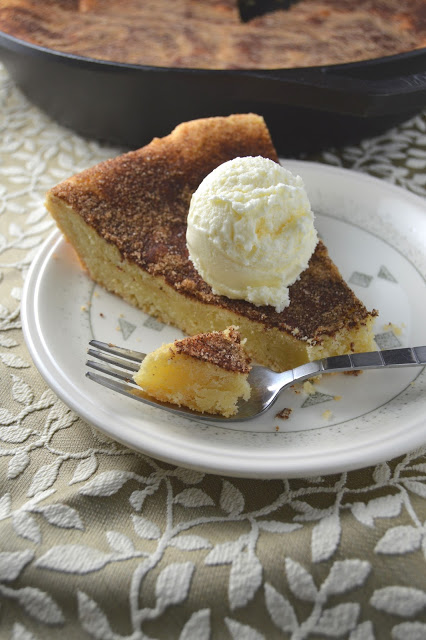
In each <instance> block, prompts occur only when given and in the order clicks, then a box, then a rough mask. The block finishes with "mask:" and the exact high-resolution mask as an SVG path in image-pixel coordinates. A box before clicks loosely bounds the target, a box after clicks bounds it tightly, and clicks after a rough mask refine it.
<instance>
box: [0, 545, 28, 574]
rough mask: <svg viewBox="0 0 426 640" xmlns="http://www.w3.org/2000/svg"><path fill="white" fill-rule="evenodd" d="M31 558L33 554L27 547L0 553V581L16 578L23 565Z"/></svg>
mask: <svg viewBox="0 0 426 640" xmlns="http://www.w3.org/2000/svg"><path fill="white" fill-rule="evenodd" d="M33 558H34V554H33V552H32V551H30V550H29V549H27V550H25V551H9V552H7V551H5V552H3V553H0V582H11V581H12V580H16V578H17V577H18V576H19V574H20V573H21V571H22V569H23V568H24V567H25V565H27V564H28V563H29V562H31V560H32V559H33Z"/></svg>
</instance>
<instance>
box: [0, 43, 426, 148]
mask: <svg viewBox="0 0 426 640" xmlns="http://www.w3.org/2000/svg"><path fill="white" fill-rule="evenodd" d="M0 59H1V60H2V61H3V62H4V64H5V66H6V68H7V70H8V72H9V74H10V75H11V77H12V78H13V79H14V81H15V82H16V84H17V85H18V86H19V87H20V88H21V90H22V91H23V92H24V94H25V95H26V96H27V97H28V98H29V99H30V100H31V101H32V102H33V103H34V104H36V105H37V106H38V107H40V108H41V109H42V110H44V111H45V112H46V113H47V114H48V115H49V116H51V117H52V118H53V119H55V120H56V121H58V122H59V123H60V124H62V125H64V126H66V127H70V128H71V129H73V130H74V131H76V132H77V133H79V134H81V135H83V136H85V137H89V138H94V139H97V140H101V141H105V142H108V143H112V144H116V145H120V146H123V147H126V148H137V147H140V146H142V145H143V144H146V143H147V142H149V141H150V140H151V139H152V138H153V137H154V136H163V135H166V134H168V133H169V132H170V131H171V130H172V129H173V128H174V127H175V126H176V125H177V124H179V123H180V122H183V121H185V120H190V119H193V118H199V117H205V116H214V115H228V114H230V113H244V112H249V111H252V112H255V113H259V114H262V115H263V116H264V117H265V119H266V122H267V124H268V126H269V129H270V131H271V134H272V137H273V140H274V143H275V145H276V147H277V150H278V152H279V153H281V154H284V155H289V154H294V153H299V152H301V151H313V150H318V149H320V148H323V147H330V146H340V145H343V144H347V143H353V142H357V141H359V140H361V139H362V138H364V137H370V136H374V135H376V134H379V133H382V132H383V131H385V130H386V129H388V128H390V127H392V126H394V125H396V124H399V123H401V122H403V121H405V120H407V119H408V118H410V117H411V116H413V115H415V114H416V113H418V112H419V111H421V110H422V109H423V108H425V107H426V49H420V50H417V51H413V52H409V53H404V54H399V55H395V56H390V57H386V58H377V59H373V60H369V61H363V62H355V63H349V64H341V65H330V66H322V67H305V68H297V69H278V70H260V71H259V70H253V71H252V70H230V71H228V70H225V71H221V70H202V69H201V70H200V69H180V68H166V67H150V66H142V65H130V64H123V63H111V62H104V61H100V60H95V59H91V58H83V57H79V56H75V55H69V54H64V53H60V52H57V51H54V50H51V49H45V48H43V47H39V46H36V45H33V44H30V43H27V42H25V41H23V40H19V39H17V38H14V37H12V36H9V35H7V34H5V33H1V32H0Z"/></svg>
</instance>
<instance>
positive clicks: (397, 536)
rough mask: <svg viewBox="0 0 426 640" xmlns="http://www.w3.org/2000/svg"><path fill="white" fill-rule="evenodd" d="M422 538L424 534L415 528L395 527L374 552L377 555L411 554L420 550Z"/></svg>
mask: <svg viewBox="0 0 426 640" xmlns="http://www.w3.org/2000/svg"><path fill="white" fill-rule="evenodd" d="M422 538H423V534H422V532H421V531H420V530H419V529H416V528H415V527H409V526H406V527H404V526H400V527H393V528H392V529H388V531H386V533H385V535H384V536H383V538H381V540H379V542H378V543H377V545H376V548H375V549H374V550H375V551H376V553H389V554H397V553H411V552H413V551H417V550H418V549H420V547H421V544H422Z"/></svg>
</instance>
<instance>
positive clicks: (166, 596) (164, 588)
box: [155, 562, 195, 613]
mask: <svg viewBox="0 0 426 640" xmlns="http://www.w3.org/2000/svg"><path fill="white" fill-rule="evenodd" d="M194 569H195V567H194V565H193V563H192V562H184V563H173V564H169V566H168V567H166V568H165V569H163V570H162V571H161V573H160V575H159V576H158V578H157V582H156V584H155V595H156V597H157V606H156V609H157V610H158V611H159V612H161V613H162V612H163V611H164V610H165V609H166V607H169V606H170V605H172V604H179V603H180V602H183V601H184V600H185V599H186V598H187V597H188V592H189V587H190V585H191V580H192V574H193V573H194Z"/></svg>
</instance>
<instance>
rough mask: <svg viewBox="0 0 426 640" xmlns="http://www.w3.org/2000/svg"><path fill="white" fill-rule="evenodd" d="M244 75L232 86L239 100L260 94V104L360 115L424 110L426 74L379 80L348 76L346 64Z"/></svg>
mask: <svg viewBox="0 0 426 640" xmlns="http://www.w3.org/2000/svg"><path fill="white" fill-rule="evenodd" d="M349 66H352V65H348V67H349ZM240 73H241V76H240V78H235V77H234V83H235V84H234V88H233V90H232V88H231V92H232V93H233V94H234V97H236V98H239V99H241V98H243V97H244V98H247V97H250V98H251V99H252V100H253V96H254V95H256V100H259V101H260V102H272V103H275V104H282V105H292V106H303V107H312V108H313V109H320V110H323V111H329V112H330V111H331V112H337V113H345V114H348V115H355V116H362V117H372V116H381V115H388V114H396V113H404V112H409V113H415V112H416V111H421V110H422V109H423V108H425V106H426V71H419V72H417V73H410V74H406V75H398V76H396V77H394V76H390V77H389V76H387V75H386V74H384V77H379V78H374V77H359V76H355V75H347V74H345V73H343V66H339V67H336V68H333V67H317V68H309V69H297V70H293V69H288V70H283V71H280V70H277V71H260V72H257V71H247V72H240ZM235 94H238V95H235ZM242 94H246V95H244V96H243V95H242Z"/></svg>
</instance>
